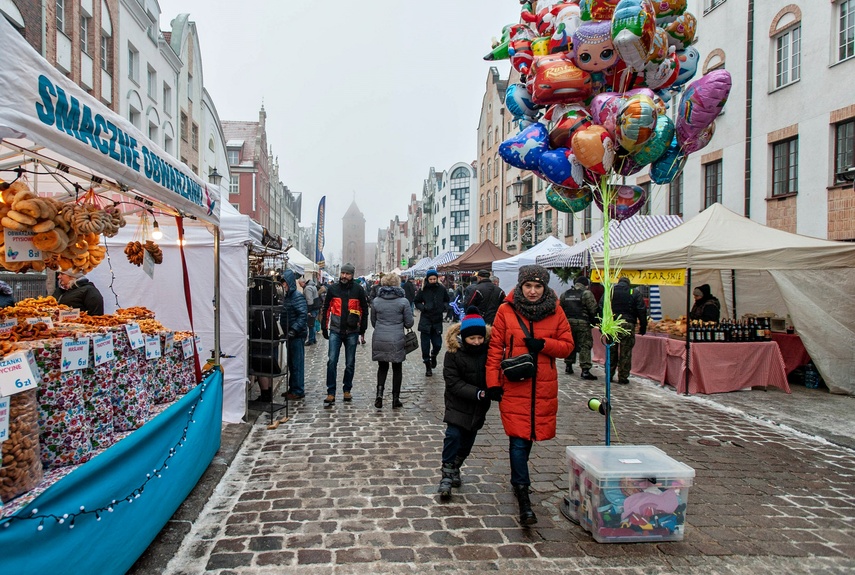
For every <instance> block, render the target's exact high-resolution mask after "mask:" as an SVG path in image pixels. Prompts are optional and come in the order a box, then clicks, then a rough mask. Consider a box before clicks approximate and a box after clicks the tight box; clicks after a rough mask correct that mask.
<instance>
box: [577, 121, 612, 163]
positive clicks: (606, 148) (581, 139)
mask: <svg viewBox="0 0 855 575" xmlns="http://www.w3.org/2000/svg"><path fill="white" fill-rule="evenodd" d="M572 142H573V146H572V148H573V153H574V154H576V159H577V160H579V162H581V164H582V165H583V166H585V167H586V168H588V169H589V170H591V171H592V172H596V173H598V174H605V173H606V172H608V171H609V170H610V169H611V168H612V164H613V163H614V160H615V143H614V140H612V137H611V135H610V134H609V133H608V131H607V130H606V129H605V128H604V127H602V126H597V125H593V126H591V127H590V128H588V129H587V130H582V131H579V132H576V133H575V134H573V139H572Z"/></svg>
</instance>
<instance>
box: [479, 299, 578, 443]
mask: <svg viewBox="0 0 855 575" xmlns="http://www.w3.org/2000/svg"><path fill="white" fill-rule="evenodd" d="M513 299H514V292H513V291H511V293H509V294H508V296H507V297H506V298H505V302H506V303H503V304H502V305H501V306H499V311H498V312H497V313H496V319H495V321H494V322H493V331H492V334H491V338H490V350H489V352H488V354H487V387H497V386H498V387H503V388H504V390H505V391H504V395H503V396H502V401H500V402H499V412H500V413H501V415H502V424H503V425H504V427H505V433H506V434H507V435H508V436H509V437H520V438H522V439H530V440H533V441H543V440H545V439H552V438H553V437H555V419H556V414H557V413H558V371H557V370H556V369H555V359H556V358H560V359H563V358H565V357H567V356H568V355H570V352H571V351H573V347H574V344H573V335H572V334H571V332H570V324H569V323H567V318H566V317H564V312H563V311H561V308H560V307H559V306H558V305H556V306H555V313H554V314H552V315H550V316H548V317H547V318H545V319H542V320H540V321H537V322H534V325H533V327H534V331H533V332H532V337H534V338H538V339H544V340H546V341H545V343H544V347H543V351H541V352H540V353H539V354H538V355H537V372H536V374H535V376H534V377H533V378H532V379H527V380H525V381H518V382H517V381H508V380H507V379H506V378H505V376H504V375H503V374H502V370H501V368H500V367H499V364H500V363H501V362H502V352H503V350H505V348H508V349H507V351H506V355H507V356H508V357H513V356H516V355H520V354H523V353H528V349H526V346H525V342H524V341H523V339H524V338H525V334H524V333H523V330H522V328H521V327H520V324H519V321H517V316H516V314H515V312H514V308H513V307H512V304H513ZM519 317H521V318H522V316H519ZM522 320H523V323H524V324H525V326H526V328H527V329H529V331H531V328H530V327H529V321H528V320H527V319H525V318H522ZM512 335H513V340H514V342H513V349H510V345H511V336H512Z"/></svg>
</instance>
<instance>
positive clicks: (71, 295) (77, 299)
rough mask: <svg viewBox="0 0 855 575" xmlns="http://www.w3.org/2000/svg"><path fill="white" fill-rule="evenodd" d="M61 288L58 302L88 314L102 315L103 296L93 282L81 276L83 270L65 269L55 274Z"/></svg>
mask: <svg viewBox="0 0 855 575" xmlns="http://www.w3.org/2000/svg"><path fill="white" fill-rule="evenodd" d="M57 279H58V280H59V287H60V289H61V290H62V293H60V295H59V297H58V298H56V301H57V302H58V303H61V304H63V305H67V306H68V307H73V308H76V309H79V310H80V311H85V312H86V313H88V314H89V315H104V297H103V296H102V295H101V292H99V291H98V288H96V287H95V284H93V283H92V282H90V281H89V280H88V279H86V278H85V277H83V272H78V271H73V270H66V271H64V272H60V273H59V274H58V276H57Z"/></svg>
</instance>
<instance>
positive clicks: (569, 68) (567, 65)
mask: <svg viewBox="0 0 855 575" xmlns="http://www.w3.org/2000/svg"><path fill="white" fill-rule="evenodd" d="M526 85H527V87H528V90H529V92H531V98H532V100H533V101H534V103H535V104H541V105H549V104H559V103H574V102H582V101H583V100H586V99H587V98H588V97H589V96H590V95H591V89H592V87H591V75H590V74H589V73H588V72H586V71H585V70H581V69H579V68H577V67H576V66H575V65H574V64H573V62H571V61H570V60H569V59H568V58H567V57H566V55H565V54H550V55H549V56H541V57H540V58H538V59H537V60H535V61H534V63H533V64H532V66H531V72H530V74H529V77H528V80H527V84H526Z"/></svg>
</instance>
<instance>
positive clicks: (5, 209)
mask: <svg viewBox="0 0 855 575" xmlns="http://www.w3.org/2000/svg"><path fill="white" fill-rule="evenodd" d="M11 209H12V208H10V207H9V206H7V205H6V204H0V218H5V217H6V215H7V214H8V213H9V210H11Z"/></svg>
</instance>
